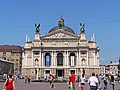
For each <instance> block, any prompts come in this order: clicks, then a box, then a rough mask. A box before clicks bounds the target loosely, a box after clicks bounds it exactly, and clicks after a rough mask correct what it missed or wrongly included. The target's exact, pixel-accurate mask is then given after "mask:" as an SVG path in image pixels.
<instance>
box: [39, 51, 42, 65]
mask: <svg viewBox="0 0 120 90" xmlns="http://www.w3.org/2000/svg"><path fill="white" fill-rule="evenodd" d="M39 55H40V56H39V58H40V59H39V65H40V66H42V58H41V50H40V54H39Z"/></svg>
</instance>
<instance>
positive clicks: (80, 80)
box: [79, 74, 85, 90]
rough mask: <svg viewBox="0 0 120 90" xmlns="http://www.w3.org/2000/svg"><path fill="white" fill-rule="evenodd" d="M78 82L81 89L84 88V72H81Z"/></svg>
mask: <svg viewBox="0 0 120 90" xmlns="http://www.w3.org/2000/svg"><path fill="white" fill-rule="evenodd" d="M79 82H80V87H81V90H85V76H84V74H82V76H81V77H80V79H79Z"/></svg>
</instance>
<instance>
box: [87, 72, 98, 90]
mask: <svg viewBox="0 0 120 90" xmlns="http://www.w3.org/2000/svg"><path fill="white" fill-rule="evenodd" d="M88 83H89V85H90V90H97V86H98V79H97V77H96V76H95V73H92V76H91V77H90V78H89V79H88Z"/></svg>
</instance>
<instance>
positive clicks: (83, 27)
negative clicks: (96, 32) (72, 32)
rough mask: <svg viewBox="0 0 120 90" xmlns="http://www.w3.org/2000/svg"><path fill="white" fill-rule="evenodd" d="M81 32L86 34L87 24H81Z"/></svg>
mask: <svg viewBox="0 0 120 90" xmlns="http://www.w3.org/2000/svg"><path fill="white" fill-rule="evenodd" d="M80 31H81V33H84V32H85V24H82V23H80Z"/></svg>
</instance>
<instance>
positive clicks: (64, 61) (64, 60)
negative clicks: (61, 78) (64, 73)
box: [63, 51, 67, 66]
mask: <svg viewBox="0 0 120 90" xmlns="http://www.w3.org/2000/svg"><path fill="white" fill-rule="evenodd" d="M63 64H64V65H63V66H66V64H67V63H66V51H64V59H63Z"/></svg>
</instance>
